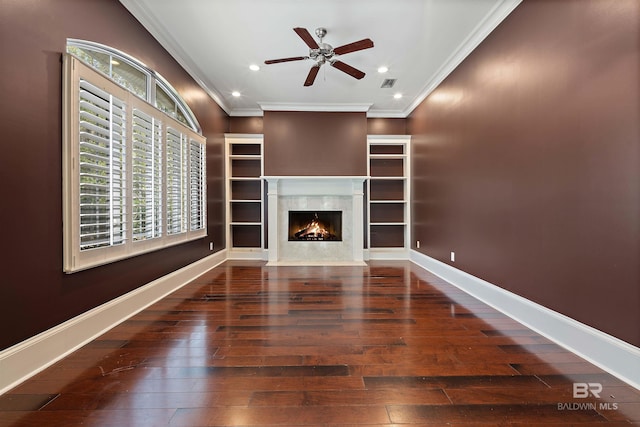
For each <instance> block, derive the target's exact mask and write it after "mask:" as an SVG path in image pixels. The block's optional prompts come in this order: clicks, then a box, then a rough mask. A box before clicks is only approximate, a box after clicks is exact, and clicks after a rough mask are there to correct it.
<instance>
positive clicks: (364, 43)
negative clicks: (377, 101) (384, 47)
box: [264, 27, 373, 86]
mask: <svg viewBox="0 0 640 427" xmlns="http://www.w3.org/2000/svg"><path fill="white" fill-rule="evenodd" d="M293 31H295V32H296V34H298V36H299V37H300V38H301V39H302V41H304V42H305V44H306V45H307V46H308V47H309V55H308V56H294V57H290V58H280V59H270V60H267V61H264V63H265V64H267V65H269V64H278V63H281V62H291V61H302V60H305V59H312V60H314V61H315V62H316V63H315V64H314V65H312V66H311V69H310V70H309V74H308V75H307V78H306V80H305V81H304V85H305V86H311V85H313V83H314V81H315V79H316V76H317V75H318V71H319V70H320V67H321V66H322V65H324V64H326V63H329V65H331V66H332V67H334V68H336V69H338V70H340V71H342V72H343V73H346V74H348V75H350V76H351V77H354V78H356V79H358V80H360V79H362V78H363V77H364V76H365V73H364V72H362V71H360V70H358V69H357V68H354V67H352V66H351V65H349V64H346V63H344V62H342V61H340V60H338V59H335V58H334V56H335V55H344V54H347V53H351V52H356V51H358V50H364V49H369V48H372V47H373V41H371V39H362V40H358V41H356V42H353V43H349V44H345V45H342V46H338V47H336V48H334V47H332V46H331V45H330V44H327V43H324V42H323V41H322V39H323V38H324V36H326V35H327V29H326V28H323V27H320V28H316V31H315V33H316V36H317V37H318V39H320V43H318V42H316V40H315V39H314V38H313V36H312V35H311V33H309V31H307V29H306V28H301V27H296V28H294V29H293Z"/></svg>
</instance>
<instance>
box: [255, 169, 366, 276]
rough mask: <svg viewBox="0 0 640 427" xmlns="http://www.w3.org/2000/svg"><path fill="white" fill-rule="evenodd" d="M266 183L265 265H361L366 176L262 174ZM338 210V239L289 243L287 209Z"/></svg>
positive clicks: (362, 262) (362, 260) (362, 263)
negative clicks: (340, 237)
mask: <svg viewBox="0 0 640 427" xmlns="http://www.w3.org/2000/svg"><path fill="white" fill-rule="evenodd" d="M262 178H263V179H264V180H265V181H266V182H267V199H268V212H267V220H268V222H267V224H268V228H269V230H268V235H267V239H268V240H267V241H268V245H269V249H268V263H267V265H364V182H365V180H366V179H367V177H366V176H263V177H262ZM314 209H316V210H339V211H342V213H343V218H342V224H343V232H342V237H343V240H342V241H341V242H334V241H326V242H318V241H314V242H300V241H297V242H289V241H288V211H289V210H314Z"/></svg>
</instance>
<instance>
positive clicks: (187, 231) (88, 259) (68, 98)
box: [63, 54, 207, 273]
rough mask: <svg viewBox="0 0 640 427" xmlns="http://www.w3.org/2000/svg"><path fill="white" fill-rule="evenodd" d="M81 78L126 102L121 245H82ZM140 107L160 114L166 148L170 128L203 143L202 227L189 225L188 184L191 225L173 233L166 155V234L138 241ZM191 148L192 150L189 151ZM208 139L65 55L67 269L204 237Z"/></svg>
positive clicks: (79, 268)
mask: <svg viewBox="0 0 640 427" xmlns="http://www.w3.org/2000/svg"><path fill="white" fill-rule="evenodd" d="M80 79H83V80H86V81H87V82H89V83H91V84H92V85H94V86H96V87H99V88H101V89H103V90H104V91H106V92H108V93H110V94H112V95H114V96H116V97H118V98H119V99H121V100H123V101H124V102H125V104H126V117H127V118H126V123H127V126H126V134H125V135H126V146H127V148H126V153H127V154H126V167H125V168H126V173H127V186H126V213H125V218H126V221H125V223H126V225H125V227H126V238H125V243H123V244H120V245H113V246H105V247H100V248H93V249H85V250H81V249H80V191H79V189H80V173H79V172H80V170H79V168H80V164H79V155H80V154H79V153H80V134H79V132H80V122H79V102H80V91H79V83H80ZM134 109H139V110H142V111H144V112H145V113H146V114H149V115H152V116H153V117H156V118H159V119H160V120H161V122H162V125H161V134H162V135H163V144H164V147H165V148H163V151H164V150H166V140H165V137H164V135H166V132H167V128H168V127H171V128H172V129H176V130H178V131H179V132H180V133H181V134H182V135H184V137H185V140H186V144H187V147H189V144H190V143H191V142H192V141H193V142H196V143H199V144H201V145H202V147H203V156H202V163H201V164H200V165H199V166H200V167H201V168H202V169H201V170H200V173H199V175H198V177H197V178H199V179H201V180H202V183H201V186H200V188H201V189H202V191H201V193H200V194H198V197H199V198H201V200H199V201H198V202H199V206H201V207H202V212H201V215H202V217H203V218H204V221H203V223H202V228H199V229H196V230H192V229H191V226H190V224H189V222H188V221H189V219H190V218H191V212H190V211H189V209H190V208H191V206H192V203H191V200H190V197H191V196H190V193H189V184H188V183H187V185H186V194H185V197H186V205H187V206H186V212H185V215H186V223H185V227H184V231H183V232H180V233H176V234H172V235H168V234H167V217H166V215H167V209H166V198H167V197H166V179H167V178H166V177H167V171H166V157H163V165H162V171H163V172H162V175H163V184H162V189H163V190H162V193H163V195H162V205H163V206H162V211H163V213H162V228H161V230H162V231H161V235H160V237H156V238H149V239H143V240H138V241H134V240H133V225H132V224H133V212H132V182H133V181H132V164H131V163H132V141H133V138H132V125H131V123H132V120H133V118H132V116H133V110H134ZM188 152H189V151H188V150H187V153H188ZM164 153H165V154H164V156H166V151H164ZM205 159H206V139H205V138H204V137H203V136H201V135H199V134H198V133H196V132H194V131H193V130H192V129H190V128H188V127H187V126H185V125H184V124H183V123H181V122H179V121H177V120H175V119H174V118H172V117H171V116H169V115H167V114H165V113H163V112H161V111H160V110H158V109H156V108H155V107H153V106H152V105H150V104H148V103H147V102H146V101H144V100H142V99H140V98H139V97H137V96H136V95H134V94H133V93H130V92H129V91H127V90H126V89H124V88H122V87H121V86H119V85H117V84H116V83H114V82H113V81H111V80H110V79H109V78H107V77H106V76H105V75H103V74H102V73H100V72H98V71H96V70H94V69H93V68H91V67H89V66H87V65H86V64H84V63H83V62H82V61H81V60H79V59H78V58H75V57H74V56H73V55H70V54H65V55H64V78H63V233H64V239H63V240H64V256H63V258H64V261H63V263H64V265H63V270H64V271H65V272H66V273H72V272H76V271H80V270H85V269H88V268H92V267H96V266H98V265H103V264H107V263H110V262H114V261H118V260H122V259H125V258H129V257H132V256H135V255H139V254H142V253H146V252H150V251H155V250H158V249H162V248H165V247H168V246H172V245H177V244H180V243H184V242H187V241H191V240H195V239H199V238H202V237H205V236H206V235H207V229H206V211H205V208H206V172H204V173H203V171H206V164H205ZM185 162H186V167H187V168H189V167H190V164H189V156H187V157H186V159H185ZM186 176H187V181H189V179H190V170H189V169H187V172H186Z"/></svg>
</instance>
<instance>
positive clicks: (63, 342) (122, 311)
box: [0, 250, 227, 394]
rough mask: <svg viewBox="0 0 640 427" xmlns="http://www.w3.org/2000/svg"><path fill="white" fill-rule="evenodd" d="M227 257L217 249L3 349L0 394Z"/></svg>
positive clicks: (0, 369) (0, 354)
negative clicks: (206, 255)
mask: <svg viewBox="0 0 640 427" xmlns="http://www.w3.org/2000/svg"><path fill="white" fill-rule="evenodd" d="M226 259H227V254H226V250H222V251H220V252H216V253H214V254H213V255H210V256H208V257H206V258H203V259H201V260H199V261H196V262H194V263H193V264H190V265H187V266H186V267H183V268H181V269H180V270H176V271H174V272H172V273H170V274H167V275H166V276H163V277H161V278H159V279H156V280H154V281H153V282H150V283H147V284H146V285H144V286H141V287H140V288H138V289H135V290H133V291H131V292H129V293H127V294H125V295H122V296H121V297H118V298H116V299H114V300H112V301H109V302H107V303H105V304H103V305H101V306H98V307H96V308H94V309H92V310H89V311H87V312H85V313H83V314H81V315H79V316H77V317H74V318H73V319H70V320H68V321H66V322H64V323H61V324H60V325H57V326H55V327H53V328H51V329H49V330H47V331H44V332H42V333H40V334H38V335H35V336H33V337H31V338H29V339H27V340H25V341H23V342H21V343H18V344H16V345H14V346H12V347H9V348H7V349H6V350H3V351H1V352H0V372H2V375H1V376H0V394H2V393H5V392H6V391H8V390H10V389H11V388H13V387H15V386H16V385H18V384H20V383H21V382H23V381H24V380H26V379H27V378H29V377H31V376H33V375H35V374H37V373H38V372H40V371H42V370H43V369H45V368H47V367H48V366H51V365H52V364H54V363H55V362H57V361H58V360H60V359H62V358H63V357H65V356H67V355H68V354H70V353H72V352H73V351H75V350H77V349H78V348H80V347H82V346H83V345H85V344H86V343H88V342H90V341H91V340H93V339H95V338H97V337H98V336H100V335H102V334H103V333H104V332H106V331H108V330H109V329H111V328H112V327H114V326H116V325H117V324H119V323H121V322H122V321H124V320H126V319H128V318H129V317H131V316H133V315H134V314H136V313H138V312H139V311H141V310H143V309H144V308H146V307H148V306H150V305H151V304H153V303H154V302H156V301H158V300H160V299H162V298H164V297H165V296H166V295H168V294H170V293H171V292H173V291H175V290H176V289H179V288H180V287H182V286H184V285H186V284H187V283H189V282H190V281H191V280H193V279H195V278H196V277H198V276H199V275H201V274H203V273H205V272H206V271H208V270H210V269H212V268H213V267H215V266H217V265H218V264H220V263H221V262H224V261H225V260H226Z"/></svg>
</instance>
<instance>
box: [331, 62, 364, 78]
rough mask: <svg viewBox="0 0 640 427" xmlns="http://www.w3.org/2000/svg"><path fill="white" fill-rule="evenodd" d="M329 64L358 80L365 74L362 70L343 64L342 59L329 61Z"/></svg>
mask: <svg viewBox="0 0 640 427" xmlns="http://www.w3.org/2000/svg"><path fill="white" fill-rule="evenodd" d="M331 66H332V67H334V68H337V69H338V70H340V71H342V72H344V73H347V74H349V75H350V76H351V77H355V78H356V79H358V80H360V79H361V78H363V77H364V76H365V74H364V73H363V72H362V71H360V70H358V69H357V68H353V67H352V66H351V65H349V64H345V63H344V62H342V61H333V62H332V63H331Z"/></svg>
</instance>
